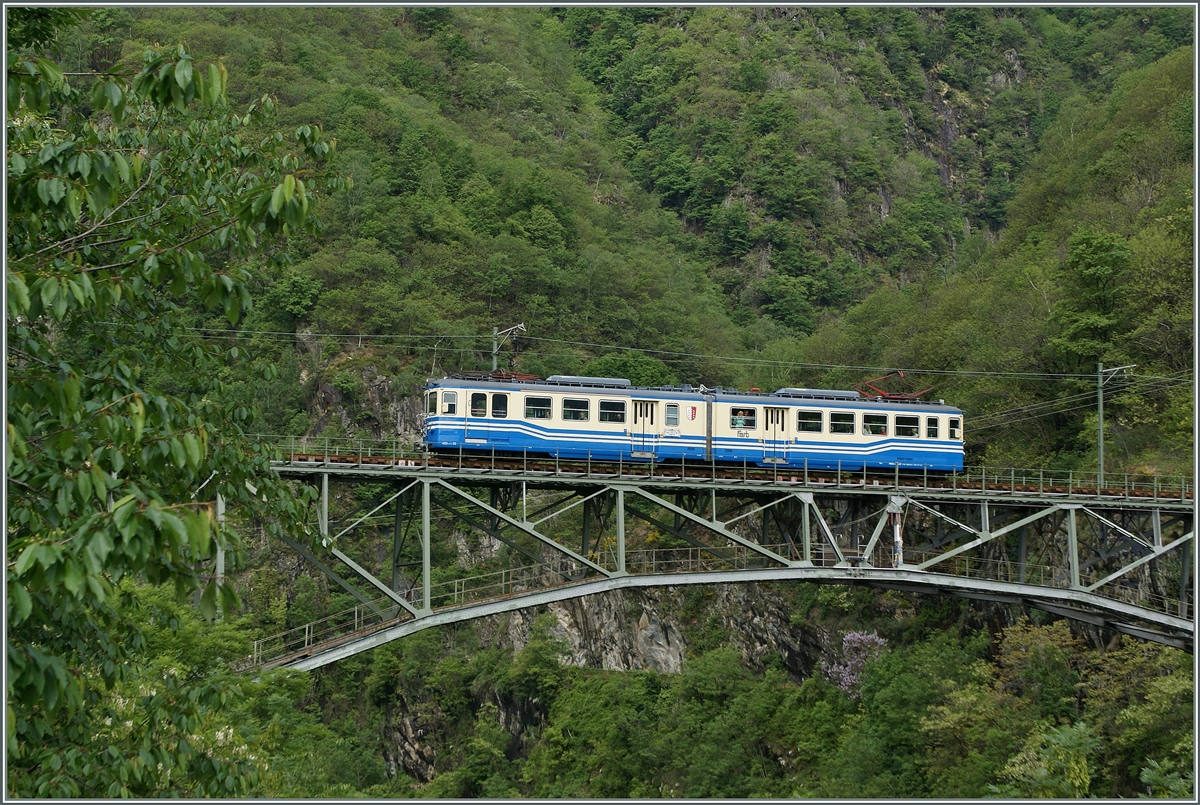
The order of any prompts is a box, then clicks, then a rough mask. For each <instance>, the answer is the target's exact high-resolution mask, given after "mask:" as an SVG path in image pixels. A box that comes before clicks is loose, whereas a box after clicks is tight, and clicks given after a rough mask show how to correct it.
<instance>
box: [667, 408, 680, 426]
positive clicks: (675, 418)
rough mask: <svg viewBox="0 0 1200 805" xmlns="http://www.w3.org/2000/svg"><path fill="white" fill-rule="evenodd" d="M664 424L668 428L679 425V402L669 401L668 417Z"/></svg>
mask: <svg viewBox="0 0 1200 805" xmlns="http://www.w3.org/2000/svg"><path fill="white" fill-rule="evenodd" d="M664 424H666V426H667V427H668V428H678V427H679V403H667V417H666V421H665V423H664Z"/></svg>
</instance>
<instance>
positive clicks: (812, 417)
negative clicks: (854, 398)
mask: <svg viewBox="0 0 1200 805" xmlns="http://www.w3.org/2000/svg"><path fill="white" fill-rule="evenodd" d="M851 416H853V414H852V415H851ZM824 420H825V414H824V413H822V412H821V411H799V412H797V413H796V430H797V431H799V432H800V433H820V432H821V431H823V430H825V421H824ZM851 428H853V425H851Z"/></svg>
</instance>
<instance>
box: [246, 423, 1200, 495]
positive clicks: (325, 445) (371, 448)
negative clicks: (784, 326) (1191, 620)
mask: <svg viewBox="0 0 1200 805" xmlns="http://www.w3.org/2000/svg"><path fill="white" fill-rule="evenodd" d="M257 438H259V439H260V440H262V441H266V442H270V443H272V444H274V445H275V446H276V448H277V449H278V450H279V453H280V455H281V457H282V459H283V461H285V462H286V463H288V464H297V465H305V466H312V465H313V464H314V463H317V464H321V465H329V466H346V465H352V466H369V465H379V466H391V467H416V466H424V465H425V462H426V461H427V459H428V458H429V454H428V453H427V452H426V451H425V450H424V447H423V445H421V444H420V443H414V442H411V441H407V440H403V439H398V438H397V439H361V438H354V437H341V438H331V437H323V436H321V437H317V436H313V437H302V436H278V435H271V434H260V435H258V436H257ZM518 457H519V458H522V459H523V460H524V462H525V463H526V464H529V463H531V462H533V463H535V464H536V463H537V462H545V461H553V462H555V467H554V473H555V474H556V475H564V476H570V477H575V478H578V477H584V478H588V477H595V478H597V479H598V480H611V479H612V478H613V477H614V476H615V477H617V478H626V477H628V478H647V477H650V478H660V479H670V478H682V477H684V476H686V477H687V478H688V479H689V480H697V481H701V480H703V479H704V476H706V475H707V476H710V477H712V478H714V479H716V478H717V477H718V472H717V471H718V470H720V471H721V472H722V473H725V475H724V476H721V478H722V480H729V477H728V473H729V472H731V471H732V472H733V474H734V475H735V476H736V475H738V474H739V472H738V471H739V470H740V474H741V476H742V479H743V480H745V481H747V482H750V481H753V482H755V483H774V484H786V485H789V486H790V485H795V484H797V483H804V484H806V485H810V486H815V487H824V488H845V489H864V488H865V489H880V490H885V489H896V490H898V491H902V492H909V491H917V492H920V491H930V492H945V491H947V490H948V489H949V490H950V491H959V490H961V491H963V492H986V493H990V494H995V495H1005V494H1011V495H1021V494H1037V495H1039V496H1044V497H1063V498H1070V499H1080V498H1083V499H1087V498H1094V499H1097V500H1139V501H1145V500H1161V501H1163V502H1177V501H1189V500H1193V499H1194V498H1195V490H1196V483H1195V478H1192V477H1188V476H1182V475H1175V476H1167V475H1153V474H1146V473H1111V472H1110V473H1105V476H1104V485H1103V488H1101V486H1100V484H1099V476H1098V474H1097V473H1096V472H1080V471H1076V470H1065V471H1062V470H1046V469H1030V468H1019V467H986V466H979V467H967V468H965V469H964V470H963V471H962V472H954V473H946V472H940V471H936V470H934V471H931V470H928V469H927V468H924V467H894V468H892V469H891V471H890V473H889V471H888V470H886V469H885V470H882V471H881V470H878V469H875V470H871V471H864V470H863V469H862V468H861V467H860V468H857V469H854V468H851V467H839V468H835V469H832V470H830V469H822V470H818V469H815V468H813V469H811V470H810V469H809V468H808V467H807V466H806V465H804V466H799V467H781V466H778V465H775V466H768V467H758V466H755V465H754V464H752V463H749V462H742V464H741V465H740V467H739V465H738V464H736V463H732V464H731V463H718V462H709V461H699V460H691V461H687V460H685V461H683V462H674V463H670V464H665V463H662V464H655V463H650V462H639V461H599V460H594V459H591V458H590V457H585V458H574V459H570V460H568V459H565V458H564V459H561V460H559V459H558V458H557V457H555V456H549V457H547V456H541V455H532V454H528V453H522V454H521V455H520V456H518ZM442 458H448V459H449V460H450V461H451V462H452V464H451V467H450V468H451V469H454V468H458V469H463V468H466V467H467V466H468V465H469V464H470V462H472V461H475V460H478V459H480V458H483V459H488V458H490V459H492V460H493V461H496V460H500V461H503V460H504V459H505V458H508V459H511V458H513V456H512V455H508V456H506V455H505V454H503V453H499V454H498V453H496V452H495V451H494V449H493V450H491V451H486V452H467V453H463V452H460V453H458V454H451V455H448V456H442ZM443 466H444V465H443ZM889 474H890V476H891V477H890V479H889V477H888V476H889ZM734 480H736V478H734ZM889 480H890V483H889Z"/></svg>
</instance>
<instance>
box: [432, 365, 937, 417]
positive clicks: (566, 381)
mask: <svg viewBox="0 0 1200 805" xmlns="http://www.w3.org/2000/svg"><path fill="white" fill-rule="evenodd" d="M425 385H426V388H437V387H440V386H446V385H455V386H459V387H467V388H496V387H509V388H511V387H513V386H516V387H518V388H521V389H523V390H528V391H538V390H542V389H544V390H546V391H551V390H555V389H562V388H564V387H568V388H577V389H579V390H580V391H587V392H590V393H597V394H613V393H627V394H629V395H630V396H632V397H637V398H642V399H646V398H651V397H653V398H660V397H665V398H669V399H703V398H704V397H712V398H713V399H714V400H719V401H721V402H745V403H747V404H759V405H763V404H766V405H769V404H771V403H772V402H776V403H778V402H783V401H791V400H797V401H799V400H805V401H813V402H818V403H826V404H828V403H836V404H837V405H838V406H844V407H847V408H875V409H878V408H879V407H880V406H886V407H888V408H903V409H907V410H914V411H930V410H936V411H938V412H941V413H946V412H950V413H961V409H958V408H955V407H954V406H952V405H947V404H946V403H945V401H944V400H911V399H897V398H891V399H888V398H884V397H868V396H866V395H863V394H861V393H859V392H857V391H850V390H845V389H807V388H792V387H788V388H781V389H779V390H777V391H774V392H763V391H759V390H758V389H751V390H749V391H739V390H738V389H727V388H723V387H721V386H717V387H716V388H711V389H710V388H706V387H704V386H700V387H698V388H696V387H693V386H692V385H691V384H689V383H682V384H680V385H678V386H634V385H633V384H631V383H630V381H629V380H627V379H625V378H619V377H586V376H582V375H551V376H550V377H547V378H545V379H541V378H536V379H530V378H529V377H528V376H509V377H498V378H497V377H491V376H489V375H488V374H487V373H486V372H461V373H457V374H453V375H449V376H447V377H444V378H441V379H434V378H430V379H429V380H427V381H426V384H425Z"/></svg>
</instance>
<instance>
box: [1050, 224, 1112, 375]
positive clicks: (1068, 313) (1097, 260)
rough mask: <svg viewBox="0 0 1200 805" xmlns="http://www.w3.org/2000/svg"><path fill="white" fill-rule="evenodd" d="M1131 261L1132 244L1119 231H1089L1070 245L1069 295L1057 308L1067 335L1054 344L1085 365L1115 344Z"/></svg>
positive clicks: (1066, 284) (1065, 279)
mask: <svg viewBox="0 0 1200 805" xmlns="http://www.w3.org/2000/svg"><path fill="white" fill-rule="evenodd" d="M1129 260H1130V252H1129V244H1128V243H1127V242H1126V240H1125V238H1123V237H1122V236H1120V235H1118V234H1116V233H1113V232H1097V231H1096V230H1093V229H1085V230H1082V231H1080V232H1077V233H1076V234H1075V235H1073V236H1072V237H1071V239H1070V240H1069V241H1067V259H1066V261H1065V263H1064V264H1063V285H1064V287H1065V289H1066V291H1067V293H1066V296H1065V298H1064V299H1063V301H1062V302H1061V303H1060V306H1059V308H1058V309H1057V310H1056V315H1057V316H1058V319H1059V321H1060V322H1061V323H1062V332H1061V334H1060V335H1059V336H1058V337H1056V338H1054V339H1052V343H1053V344H1054V345H1055V346H1057V347H1058V348H1059V349H1060V350H1062V351H1063V352H1064V353H1066V354H1067V355H1069V356H1070V357H1071V358H1073V359H1074V360H1076V361H1080V362H1082V363H1083V364H1084V365H1089V366H1090V365H1091V364H1092V363H1094V362H1095V361H1096V360H1098V359H1100V358H1102V357H1103V356H1104V353H1105V352H1106V351H1107V350H1108V349H1109V348H1110V347H1111V345H1112V342H1113V338H1114V336H1115V335H1116V333H1117V328H1118V327H1119V326H1120V324H1121V319H1122V317H1121V313H1120V311H1119V310H1118V301H1119V299H1120V294H1121V290H1122V287H1123V286H1124V283H1125V281H1126V273H1127V269H1128V268H1129Z"/></svg>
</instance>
